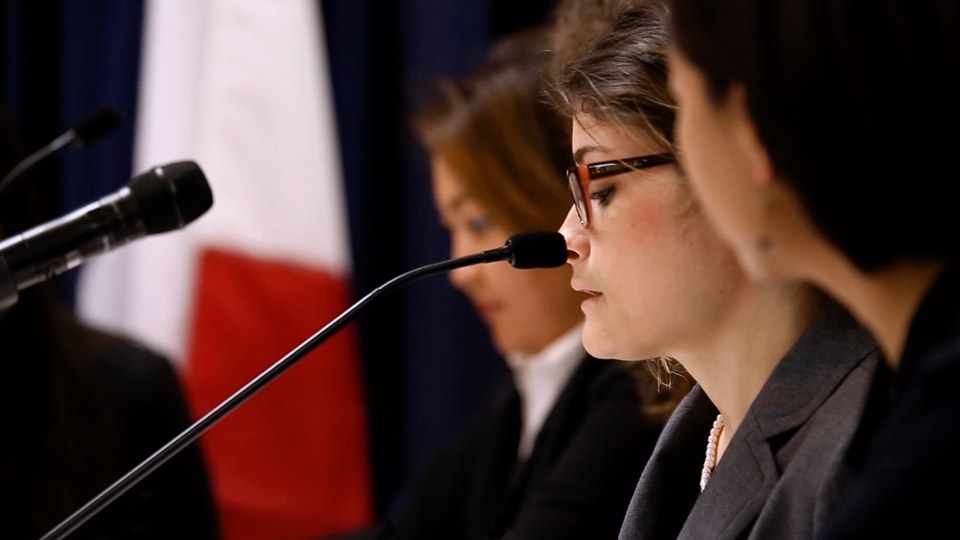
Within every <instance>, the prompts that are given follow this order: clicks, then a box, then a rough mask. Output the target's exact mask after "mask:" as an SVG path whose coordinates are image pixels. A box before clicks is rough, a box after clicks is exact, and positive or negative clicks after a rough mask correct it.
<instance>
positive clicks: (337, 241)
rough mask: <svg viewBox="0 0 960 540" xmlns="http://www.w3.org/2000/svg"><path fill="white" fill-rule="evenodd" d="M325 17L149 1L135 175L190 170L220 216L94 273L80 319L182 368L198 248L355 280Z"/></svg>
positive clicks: (212, 1)
mask: <svg viewBox="0 0 960 540" xmlns="http://www.w3.org/2000/svg"><path fill="white" fill-rule="evenodd" d="M317 7H318V6H317V5H316V3H315V2H314V1H312V0H203V1H197V0H162V1H151V2H147V6H146V9H145V14H146V17H147V20H146V25H145V34H144V36H145V38H144V39H145V43H144V49H143V57H142V58H143V62H144V64H143V66H142V69H141V81H142V83H141V88H140V110H139V112H138V119H137V135H136V136H137V140H136V143H135V148H136V150H135V156H134V163H135V166H134V172H140V171H142V170H145V169H147V168H149V167H150V166H153V165H158V164H163V163H166V162H169V161H175V160H180V159H193V160H195V161H196V162H197V163H198V164H199V165H200V167H201V168H202V169H203V171H204V172H205V174H206V175H207V178H208V180H209V181H210V184H211V187H212V189H213V193H214V206H213V208H212V209H211V210H210V211H209V212H207V214H205V215H204V216H202V217H201V218H200V219H199V220H198V221H197V222H196V223H194V224H191V225H190V226H188V227H187V228H186V229H184V230H182V231H177V232H174V233H169V234H166V235H161V236H158V237H154V238H148V239H143V240H140V241H138V242H136V243H134V244H131V245H130V246H127V247H125V248H123V249H122V250H118V251H117V252H115V253H113V254H110V255H108V256H105V257H101V258H99V259H98V260H96V261H91V263H90V264H88V265H87V267H86V268H85V269H84V271H83V272H82V275H81V285H80V288H79V291H78V306H79V309H80V312H81V315H82V316H83V317H84V318H85V319H87V320H88V321H90V322H92V323H94V324H98V325H102V326H105V327H108V328H112V329H115V330H118V331H122V332H125V333H128V334H130V335H132V336H134V337H136V338H138V339H141V340H143V341H144V342H145V343H147V344H148V345H150V346H152V347H154V348H156V349H158V350H160V351H162V352H164V353H166V354H168V355H169V356H171V358H173V359H175V360H177V361H182V360H183V358H184V357H185V347H186V345H187V344H186V340H187V338H188V337H189V329H190V325H191V320H190V313H191V310H192V298H193V296H194V288H195V274H196V264H197V260H196V257H197V253H198V252H199V249H200V248H201V247H205V246H214V247H221V248H224V249H228V250H233V251H239V252H242V253H245V254H248V255H254V256H257V257H259V258H263V259H272V260H279V261H284V262H292V263H295V264H301V265H306V266H311V267H319V268H323V269H326V270H329V271H332V272H336V273H340V274H344V273H346V272H348V271H349V267H350V258H349V247H348V243H347V240H348V231H347V220H346V213H345V210H344V208H345V201H344V197H343V189H342V180H341V170H340V161H339V149H338V147H337V139H336V132H335V125H336V124H335V119H334V114H333V100H332V91H331V86H330V84H329V80H328V79H329V77H328V73H327V69H328V68H327V63H326V54H325V51H324V49H323V40H322V39H321V34H320V29H321V27H322V26H321V25H320V22H321V20H320V15H319V13H318V12H317Z"/></svg>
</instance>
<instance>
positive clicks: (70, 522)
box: [40, 240, 514, 540]
mask: <svg viewBox="0 0 960 540" xmlns="http://www.w3.org/2000/svg"><path fill="white" fill-rule="evenodd" d="M513 257H514V248H513V246H512V245H511V241H510V240H508V241H507V244H506V245H505V246H503V247H500V248H497V249H491V250H488V251H483V252H481V253H476V254H473V255H467V256H465V257H458V258H456V259H450V260H446V261H442V262H438V263H433V264H429V265H427V266H421V267H420V268H415V269H413V270H410V271H408V272H406V273H403V274H400V275H399V276H397V277H395V278H393V279H391V280H390V281H388V282H386V283H384V284H383V285H381V286H379V287H377V288H376V289H374V290H373V291H371V292H370V293H368V294H367V295H366V296H364V297H363V298H361V299H360V300H359V301H358V302H356V303H355V304H353V305H352V306H350V308H348V309H347V310H346V311H344V312H343V313H341V314H340V315H338V316H337V318H335V319H333V320H332V321H330V322H329V323H327V325H326V326H324V327H323V328H321V329H320V330H319V331H317V333H315V334H313V335H312V336H310V338H309V339H307V340H306V341H304V342H303V343H301V344H300V345H298V346H297V347H296V348H295V349H293V350H292V351H290V352H289V353H287V354H286V356H284V357H283V358H281V359H280V360H278V361H277V362H276V363H274V364H273V365H272V366H270V367H269V368H267V369H266V370H265V371H263V372H262V373H261V374H260V375H257V376H256V377H255V378H254V379H253V380H251V381H250V382H248V383H247V384H246V385H244V386H243V387H242V388H240V390H237V391H236V392H235V393H234V394H233V395H231V396H230V397H228V398H227V399H225V400H224V401H223V402H222V403H220V404H219V405H217V406H216V407H214V408H213V409H211V410H210V412H208V413H207V414H205V415H204V416H203V417H202V418H200V419H199V420H197V421H196V422H194V423H193V424H192V425H191V426H190V427H188V428H187V429H185V430H184V431H183V432H182V433H180V434H179V435H177V436H176V437H175V438H174V439H173V440H171V441H170V442H168V443H167V444H165V445H164V446H163V447H162V448H160V449H159V450H157V451H156V452H154V453H153V455H151V456H150V457H148V458H147V459H145V460H144V461H143V462H142V463H140V464H139V465H137V466H136V467H134V468H133V469H132V470H131V471H130V472H128V473H127V474H125V475H123V476H122V477H120V479H119V480H117V481H116V482H114V483H113V484H111V485H110V486H109V487H107V488H106V489H105V490H103V491H102V492H100V494H99V495H97V496H96V497H94V498H93V499H91V500H90V501H89V502H88V503H86V504H85V505H83V506H82V507H80V508H79V509H77V510H76V511H75V512H74V513H73V514H71V515H70V516H68V517H67V518H66V519H65V520H63V521H61V522H60V523H59V524H58V525H57V526H56V527H54V528H53V529H51V530H50V531H49V532H47V534H45V535H43V537H41V539H40V540H54V539H56V540H60V539H62V538H66V536H67V535H68V534H70V533H71V532H73V531H75V530H76V529H77V528H78V527H80V526H81V525H82V524H83V523H85V522H86V521H87V520H88V519H90V518H91V517H93V516H94V515H95V514H96V513H97V512H99V511H100V510H102V509H103V508H105V507H106V506H107V505H108V504H110V503H111V502H113V501H114V500H116V499H117V498H118V497H120V496H121V495H123V494H124V493H126V492H127V490H129V489H130V488H131V487H133V486H134V485H135V484H136V483H137V482H139V481H140V480H142V479H143V478H144V477H146V476H147V475H148V474H150V473H151V472H153V471H154V470H156V469H157V468H158V467H160V466H161V465H163V464H164V463H166V462H167V460H169V459H170V458H172V457H173V456H175V455H176V454H177V453H178V452H180V451H181V450H183V449H184V448H186V447H187V446H188V445H189V444H190V443H192V442H193V441H195V440H197V439H198V438H199V437H200V436H201V435H203V434H204V433H205V432H206V431H207V430H208V429H210V428H211V427H212V426H213V425H214V424H216V423H217V422H218V421H220V420H221V419H223V417H224V416H226V415H227V414H229V413H230V412H231V411H233V410H234V409H236V408H237V407H239V406H240V405H241V404H242V403H243V402H245V401H246V400H248V399H250V398H251V397H252V396H253V395H254V394H255V393H257V392H258V391H259V390H260V389H262V388H263V387H264V386H266V385H268V384H270V382H271V381H273V380H274V379H276V378H277V377H279V376H280V375H281V374H282V373H283V372H284V371H286V370H288V369H289V368H291V367H293V365H294V364H296V363H297V362H298V361H299V360H300V359H301V358H303V357H304V356H306V355H307V354H308V353H310V351H312V350H313V349H314V348H316V347H317V346H318V345H320V344H321V343H323V342H324V341H326V340H327V339H328V338H329V337H330V336H331V335H333V334H334V333H335V332H337V331H338V330H340V328H342V327H343V326H344V325H346V324H347V323H348V322H350V321H352V320H353V319H354V318H355V317H356V316H357V314H358V313H359V312H360V310H361V309H362V308H363V307H364V306H366V305H367V304H368V303H369V302H370V301H372V300H373V299H374V298H376V297H378V296H380V295H381V294H383V293H385V292H388V291H390V290H393V289H395V288H397V287H399V286H400V285H403V284H406V283H409V282H410V281H413V280H416V279H419V278H421V277H425V276H429V275H432V274H436V273H438V272H443V271H447V270H453V269H456V268H461V267H464V266H470V265H473V264H479V263H489V262H496V261H503V260H508V259H511V262H512V259H513Z"/></svg>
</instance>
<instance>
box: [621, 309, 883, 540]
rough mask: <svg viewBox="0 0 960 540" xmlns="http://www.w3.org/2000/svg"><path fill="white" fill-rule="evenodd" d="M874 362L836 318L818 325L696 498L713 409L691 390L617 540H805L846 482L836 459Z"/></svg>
mask: <svg viewBox="0 0 960 540" xmlns="http://www.w3.org/2000/svg"><path fill="white" fill-rule="evenodd" d="M880 361H881V359H880V355H879V350H878V348H877V345H876V344H875V342H874V341H873V339H872V338H870V337H869V336H868V335H867V334H866V332H864V331H863V330H862V329H861V328H860V327H859V326H857V325H856V324H855V323H854V322H853V321H852V320H851V319H850V318H849V317H848V316H847V315H845V314H843V313H842V312H840V310H839V309H838V310H831V311H830V312H829V313H827V314H826V315H825V316H823V317H821V318H820V319H819V320H818V321H817V322H815V323H814V324H813V325H812V326H811V328H810V329H809V330H807V331H806V332H805V333H804V334H803V336H801V338H800V339H799V340H798V341H797V343H796V344H795V345H794V346H793V348H792V349H791V350H790V351H789V352H788V353H787V355H786V356H785V357H784V358H783V359H782V360H781V361H780V363H779V364H778V365H777V367H776V368H775V369H774V371H773V373H772V374H771V375H770V379H769V380H767V382H766V384H765V385H764V387H763V389H762V390H761V391H760V393H759V394H758V395H757V398H756V399H755V400H754V402H753V405H752V406H751V407H750V409H749V410H748V412H747V416H746V417H745V418H744V421H743V424H742V425H741V426H740V427H739V428H738V429H737V432H736V433H735V434H734V435H733V438H732V440H731V441H730V445H729V447H728V448H727V450H726V451H725V452H724V454H723V457H722V459H721V460H720V463H719V464H718V465H717V467H716V469H715V470H714V472H713V475H712V477H711V479H710V481H709V483H708V484H707V487H706V489H705V490H704V491H703V493H700V492H699V491H700V486H699V478H700V471H701V468H702V466H703V459H704V453H705V451H706V444H707V436H708V434H709V432H710V426H711V424H712V423H713V420H714V419H715V418H716V416H717V409H716V407H714V405H713V404H712V403H711V402H710V400H709V399H708V398H707V396H706V394H704V393H703V390H702V389H701V388H700V387H699V386H696V387H694V389H693V390H692V391H691V392H690V393H689V394H688V395H687V397H686V398H685V399H684V401H683V402H682V403H681V404H680V405H679V406H678V407H677V410H676V411H675V412H674V415H673V416H672V417H671V418H670V421H669V422H668V423H667V426H666V428H664V431H663V435H662V436H661V438H660V441H658V443H657V448H656V450H655V451H654V453H653V456H652V457H651V458H650V461H649V462H648V464H647V467H646V469H645V470H644V472H643V475H642V476H641V478H640V482H639V483H638V485H637V490H636V493H634V496H633V500H632V501H631V503H630V508H629V510H628V513H627V516H626V519H625V521H624V524H623V529H622V530H621V532H620V538H621V540H639V539H645V540H646V539H667V538H670V539H673V538H704V539H711V540H720V539H726V538H731V539H732V538H763V539H768V538H798V539H809V538H812V537H813V536H814V534H815V533H816V532H817V531H818V530H820V529H821V528H822V527H823V525H824V522H825V520H826V519H828V518H829V517H830V515H831V512H833V511H834V510H835V508H836V506H837V504H838V496H839V494H840V493H842V491H843V489H844V487H845V483H846V481H847V480H848V471H847V468H846V466H845V464H844V460H843V456H844V453H845V450H846V448H847V443H848V442H849V440H850V439H851V438H852V436H853V433H854V431H855V427H856V423H857V421H858V419H859V416H860V412H861V410H862V408H863V406H864V403H865V401H866V396H867V393H868V388H869V386H870V380H871V377H872V375H873V373H874V371H875V370H876V368H877V366H878V365H879V364H880Z"/></svg>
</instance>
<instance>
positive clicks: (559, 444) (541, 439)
mask: <svg viewBox="0 0 960 540" xmlns="http://www.w3.org/2000/svg"><path fill="white" fill-rule="evenodd" d="M605 362H606V361H604V360H597V359H596V358H592V357H590V356H586V357H584V360H583V361H582V362H581V363H580V365H579V366H578V367H577V369H576V370H575V371H574V372H573V375H572V376H571V377H570V380H569V381H568V382H567V384H566V386H564V388H563V391H562V392H560V395H559V396H558V397H557V401H556V403H554V405H553V407H552V408H551V410H550V414H549V415H547V419H546V420H545V421H544V423H543V427H541V428H540V432H539V433H538V434H537V438H536V441H535V442H534V444H533V450H532V452H531V453H530V456H529V457H528V458H527V459H526V461H524V462H518V461H517V460H516V453H517V446H518V444H519V431H520V428H519V416H520V410H519V398H518V407H517V423H518V427H517V434H518V435H517V440H516V441H515V444H514V445H513V455H514V463H515V466H514V467H513V470H512V472H511V473H510V474H509V478H508V480H507V483H506V487H505V489H504V494H503V498H502V500H503V503H502V504H501V506H500V511H499V512H498V513H497V519H496V523H497V526H496V528H495V531H503V530H505V527H507V526H509V524H511V523H513V519H514V517H515V516H516V512H517V509H518V508H519V507H520V506H521V504H522V503H523V498H524V497H525V496H526V495H527V492H528V491H529V487H530V486H531V485H532V484H535V483H536V482H537V481H538V480H539V479H540V478H542V477H543V476H544V475H545V474H547V472H548V471H549V470H550V468H551V466H552V465H553V463H555V462H556V458H557V453H558V452H559V451H560V450H562V449H563V448H565V447H566V442H567V439H568V438H569V437H570V434H571V433H572V429H571V427H572V426H573V427H575V426H577V425H578V424H579V423H580V419H581V418H582V417H583V416H584V414H586V412H587V411H586V406H587V400H586V398H587V390H588V387H589V386H590V382H591V381H592V380H593V379H594V377H595V376H596V374H597V373H598V372H599V371H600V370H601V369H602V368H603V367H604V366H608V364H606V363H605Z"/></svg>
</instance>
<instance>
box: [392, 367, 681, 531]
mask: <svg viewBox="0 0 960 540" xmlns="http://www.w3.org/2000/svg"><path fill="white" fill-rule="evenodd" d="M622 368H623V366H622V365H621V364H620V363H619V362H616V361H604V360H597V359H594V358H589V357H588V358H586V359H584V361H583V363H582V364H581V365H580V367H579V368H578V369H577V370H576V372H575V373H574V375H573V376H572V378H571V380H570V382H569V383H568V384H567V386H566V387H565V389H564V390H563V392H562V393H561V395H560V397H559V398H558V400H557V403H556V404H555V405H554V407H553V409H552V411H551V412H550V414H549V416H548V418H547V420H546V422H545V423H544V425H543V428H542V429H541V431H540V433H539V435H538V437H537V439H536V442H535V444H534V448H533V451H532V453H531V455H530V457H529V458H528V460H527V461H526V462H525V463H518V462H517V447H518V445H519V436H520V401H519V395H518V394H517V391H516V389H515V388H513V386H512V385H510V387H509V388H506V389H504V390H503V391H502V392H500V393H499V394H498V395H496V397H495V399H493V401H492V403H491V404H490V406H489V407H488V408H487V409H486V410H485V411H484V412H483V414H482V415H481V416H480V417H479V418H478V419H477V421H476V422H475V423H473V424H472V426H471V427H469V429H467V430H466V431H465V432H464V433H463V434H461V436H460V437H458V438H457V439H456V440H455V441H454V442H453V443H452V444H451V445H450V446H449V447H447V448H446V449H445V450H443V451H442V452H440V453H439V454H438V455H436V456H435V457H434V459H433V460H432V461H431V462H430V464H429V466H428V467H427V469H426V471H425V472H424V474H423V475H422V476H421V478H420V479H419V482H418V483H417V484H416V486H415V488H414V490H413V491H412V493H411V496H410V499H409V502H408V504H407V506H406V507H405V508H404V509H403V510H402V511H401V512H400V513H399V515H398V516H396V518H395V519H394V520H393V521H392V524H391V525H390V526H389V527H388V528H389V530H388V531H387V532H385V533H384V534H383V535H382V536H381V538H395V539H397V540H401V539H402V540H406V539H410V540H413V539H415V540H431V539H436V540H483V539H491V538H504V539H517V540H519V539H522V540H539V539H544V540H546V539H549V540H564V539H571V540H572V539H577V540H582V539H587V538H589V539H602V538H615V537H616V535H617V531H618V530H619V528H620V523H621V522H622V520H623V514H624V512H625V510H626V508H627V503H628V502H629V500H630V494H631V493H632V491H633V487H634V486H635V485H636V482H637V478H638V477H639V476H640V472H641V470H642V469H643V466H644V463H646V460H647V457H648V456H649V455H650V452H651V451H652V450H653V446H654V444H655V442H656V439H657V437H658V435H659V433H660V430H661V428H662V421H658V420H653V419H647V418H645V417H643V416H641V402H640V398H639V397H638V391H637V383H636V381H635V380H634V376H633V375H630V374H629V373H627V372H626V371H624V370H623V369H622Z"/></svg>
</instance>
